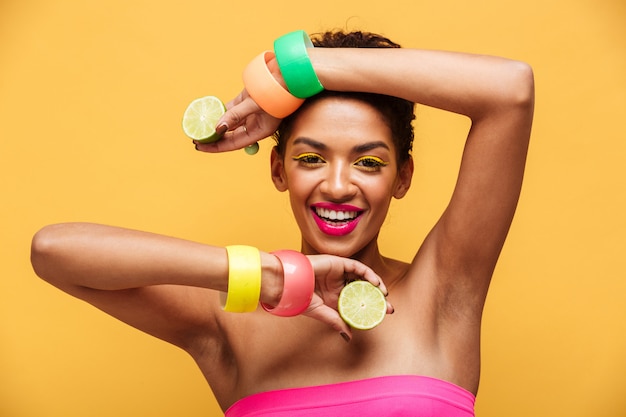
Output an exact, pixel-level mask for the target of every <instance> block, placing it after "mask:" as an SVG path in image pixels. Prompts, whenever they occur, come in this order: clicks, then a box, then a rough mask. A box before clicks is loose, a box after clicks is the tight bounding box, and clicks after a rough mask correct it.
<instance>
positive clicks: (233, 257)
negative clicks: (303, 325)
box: [222, 245, 315, 317]
mask: <svg viewBox="0 0 626 417" xmlns="http://www.w3.org/2000/svg"><path fill="white" fill-rule="evenodd" d="M226 252H227V253H228V294H227V295H226V300H225V302H224V303H223V306H222V307H223V309H224V311H229V312H234V313H247V312H252V311H255V310H256V308H257V305H258V304H259V298H260V295H261V256H260V253H259V250H258V249H257V248H254V247H252V246H242V245H235V246H227V247H226ZM272 254H273V255H274V256H276V257H277V258H278V260H279V261H280V263H281V264H282V266H283V276H284V279H283V282H284V284H283V293H282V296H281V298H280V301H279V303H278V305H276V306H275V307H272V306H268V305H267V304H264V303H261V307H263V309H264V310H265V311H267V312H269V313H272V314H274V315H277V316H282V317H291V316H297V315H298V314H301V313H303V312H304V311H305V310H306V309H307V308H308V307H309V304H311V299H312V298H313V290H314V289H315V273H314V271H313V267H312V266H311V262H309V259H308V258H307V257H306V256H305V255H303V254H302V253H300V252H296V251H292V250H279V251H276V252H272Z"/></svg>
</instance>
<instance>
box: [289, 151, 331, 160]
mask: <svg viewBox="0 0 626 417" xmlns="http://www.w3.org/2000/svg"><path fill="white" fill-rule="evenodd" d="M307 158H317V159H320V160H321V161H326V160H325V159H324V158H322V157H321V156H320V155H319V154H316V153H314V152H304V153H301V154H299V155H296V156H293V157H291V159H293V160H294V161H300V160H303V159H307Z"/></svg>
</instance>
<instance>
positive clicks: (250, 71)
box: [243, 51, 304, 119]
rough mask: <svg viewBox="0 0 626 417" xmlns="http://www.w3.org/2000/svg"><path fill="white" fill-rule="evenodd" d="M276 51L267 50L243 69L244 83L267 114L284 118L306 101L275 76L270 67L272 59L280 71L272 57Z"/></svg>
mask: <svg viewBox="0 0 626 417" xmlns="http://www.w3.org/2000/svg"><path fill="white" fill-rule="evenodd" d="M274 56H275V55H274V52H272V51H265V52H263V53H261V54H260V55H258V56H257V57H256V58H254V59H253V60H252V61H250V63H249V64H248V66H247V67H246V68H245V69H244V70H243V84H244V86H245V87H246V90H247V91H248V94H250V97H252V99H253V100H254V101H255V102H256V103H257V104H258V105H259V107H260V108H262V109H263V110H264V111H265V112H266V113H267V114H269V115H271V116H274V117H276V118H279V119H282V118H285V117H287V116H289V115H290V114H291V113H293V112H294V111H296V110H297V109H298V107H300V105H301V104H302V103H303V102H304V100H303V99H300V98H297V97H295V96H293V95H292V94H291V93H290V92H289V91H287V90H286V89H285V88H284V87H283V86H282V85H280V83H279V82H278V81H277V80H276V78H274V76H273V75H272V72H271V70H270V68H269V65H270V61H271V62H272V65H273V67H272V68H274V69H276V70H277V71H278V63H277V62H276V61H275V60H274V61H272V59H273V58H274Z"/></svg>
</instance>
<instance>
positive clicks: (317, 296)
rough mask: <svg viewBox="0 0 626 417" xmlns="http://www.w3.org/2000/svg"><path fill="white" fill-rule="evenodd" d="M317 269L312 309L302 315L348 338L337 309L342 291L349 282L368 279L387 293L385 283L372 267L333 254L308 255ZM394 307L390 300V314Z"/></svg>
mask: <svg viewBox="0 0 626 417" xmlns="http://www.w3.org/2000/svg"><path fill="white" fill-rule="evenodd" d="M307 258H308V259H309V261H310V262H311V265H312V266H313V270H314V271H315V292H314V294H313V299H312V300H311V304H310V305H309V308H308V309H307V310H306V311H305V312H304V313H302V314H304V315H305V316H308V317H311V318H314V319H316V320H319V321H321V322H323V323H326V324H328V325H329V326H331V327H332V328H333V329H335V330H337V331H338V332H339V333H340V334H341V336H342V337H343V338H344V339H346V341H349V340H350V339H351V338H352V331H351V329H350V326H348V325H347V324H346V323H345V322H344V321H343V319H342V318H341V316H340V315H339V312H338V311H337V304H338V299H339V293H340V292H341V290H342V289H343V287H344V286H345V285H346V283H348V282H350V281H354V280H364V281H369V282H370V283H371V284H373V285H374V286H376V287H379V288H380V290H381V291H382V292H383V294H385V296H387V294H388V291H387V287H385V283H384V282H383V280H382V278H380V277H379V276H378V275H377V274H376V273H375V272H374V271H373V270H372V269H371V268H370V267H368V266H366V265H364V264H362V263H361V262H359V261H356V260H354V259H349V258H342V257H340V256H334V255H309V256H307ZM391 313H393V306H392V305H391V304H390V303H389V302H387V314H391Z"/></svg>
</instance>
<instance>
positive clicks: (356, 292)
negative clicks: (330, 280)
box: [338, 281, 387, 330]
mask: <svg viewBox="0 0 626 417" xmlns="http://www.w3.org/2000/svg"><path fill="white" fill-rule="evenodd" d="M338 310H339V315H340V316H341V318H342V319H343V320H344V321H345V322H346V323H347V324H348V325H350V327H352V328H355V329H359V330H369V329H373V328H374V327H376V326H378V325H379V324H380V323H381V322H382V321H383V319H384V318H385V315H386V314H387V302H386V300H385V295H384V294H383V293H382V291H380V289H379V288H377V287H375V286H374V285H372V284H371V283H369V282H367V281H353V282H350V283H348V284H347V285H346V286H345V287H344V288H343V289H342V290H341V293H340V294H339V301H338Z"/></svg>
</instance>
